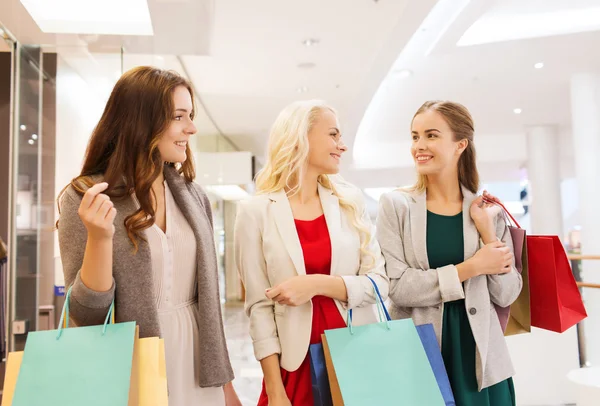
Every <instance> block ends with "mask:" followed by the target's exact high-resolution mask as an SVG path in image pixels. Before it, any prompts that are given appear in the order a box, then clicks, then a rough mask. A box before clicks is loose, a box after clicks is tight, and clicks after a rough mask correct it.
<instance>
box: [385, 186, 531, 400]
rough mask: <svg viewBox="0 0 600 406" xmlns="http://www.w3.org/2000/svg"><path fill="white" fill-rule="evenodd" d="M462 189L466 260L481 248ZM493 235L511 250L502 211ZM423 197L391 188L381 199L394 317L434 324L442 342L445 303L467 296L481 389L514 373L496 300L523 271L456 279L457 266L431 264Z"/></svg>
mask: <svg viewBox="0 0 600 406" xmlns="http://www.w3.org/2000/svg"><path fill="white" fill-rule="evenodd" d="M462 192H463V233H464V247H465V248H464V249H465V252H464V258H465V260H467V259H469V258H471V257H472V256H473V255H475V253H476V252H477V251H478V250H479V248H480V238H479V233H478V232H477V228H476V227H475V223H474V222H473V220H472V219H471V216H470V215H469V210H470V207H471V203H472V202H473V200H475V199H476V198H477V196H476V195H475V194H473V193H471V192H470V191H469V190H467V189H466V188H464V187H463V188H462ZM494 222H495V225H496V236H497V237H498V239H499V240H501V241H502V242H504V243H505V244H506V245H507V246H509V247H510V248H511V249H512V239H511V236H510V231H509V230H508V228H507V227H506V222H505V221H504V218H503V216H502V214H499V215H498V216H497V217H496V218H495V220H494ZM426 234H427V198H426V194H425V193H417V192H413V193H411V192H405V191H402V190H395V191H392V192H389V193H385V194H384V195H383V196H381V199H380V201H379V216H378V217H377V237H378V239H379V242H380V243H381V248H382V250H383V255H384V256H385V260H386V269H387V273H388V275H389V277H390V281H391V283H390V286H391V288H390V292H389V297H390V299H391V301H392V303H393V306H392V308H391V313H392V318H395V319H399V318H400V319H401V318H407V317H412V319H413V320H414V322H415V324H416V325H420V324H427V323H431V324H433V327H434V329H435V333H436V336H437V339H438V343H439V344H440V346H441V343H442V340H443V337H442V320H443V317H444V303H446V302H451V301H453V300H459V299H465V306H466V310H467V314H468V316H469V323H470V325H471V330H472V331H473V337H474V338H475V343H476V345H477V354H476V365H475V370H476V374H477V383H478V387H479V390H481V389H483V388H487V387H489V386H492V385H494V384H496V383H498V382H501V381H503V380H505V379H507V378H509V377H511V376H513V375H514V373H515V371H514V369H513V364H512V362H511V359H510V354H509V352H508V348H507V346H506V342H505V340H504V333H503V332H502V328H501V327H500V321H499V320H498V315H497V314H496V308H495V307H494V304H497V305H499V306H503V307H505V306H508V305H510V304H512V303H513V302H514V301H515V300H516V299H517V297H518V296H519V293H520V292H521V288H522V286H523V280H522V278H521V275H520V274H519V273H518V272H517V270H516V268H515V267H514V261H513V267H512V269H511V271H510V272H508V273H506V274H501V275H480V276H476V277H474V278H471V279H467V280H466V281H465V282H464V284H463V283H461V282H460V279H459V278H458V271H457V269H456V266H454V265H448V266H444V267H441V268H437V269H431V268H430V267H429V259H428V258H427V235H426Z"/></svg>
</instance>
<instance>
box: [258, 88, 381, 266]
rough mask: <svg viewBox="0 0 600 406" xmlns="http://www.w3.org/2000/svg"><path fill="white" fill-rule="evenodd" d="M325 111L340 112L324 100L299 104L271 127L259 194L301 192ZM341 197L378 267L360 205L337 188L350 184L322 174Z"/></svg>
mask: <svg viewBox="0 0 600 406" xmlns="http://www.w3.org/2000/svg"><path fill="white" fill-rule="evenodd" d="M324 111H330V112H332V113H333V114H335V115H336V116H337V112H336V111H335V110H334V109H333V108H331V107H330V106H328V105H327V104H325V103H324V102H323V101H321V100H306V101H297V102H294V103H292V104H290V105H288V106H287V107H286V108H284V109H283V110H282V111H281V113H279V116H277V119H276V120H275V122H274V123H273V126H272V127H271V132H270V134H269V143H268V146H267V157H266V163H265V166H264V167H263V168H262V169H261V170H260V171H259V172H258V174H257V175H256V193H257V194H268V193H274V192H279V191H281V190H286V195H287V196H288V197H290V196H294V195H295V194H296V193H298V192H299V191H300V185H301V184H302V179H303V178H304V176H305V171H306V167H307V164H308V153H309V143H308V133H309V132H310V130H311V129H312V127H313V126H314V124H315V123H316V122H317V121H318V120H319V119H320V117H321V114H322V113H323V112H324ZM317 181H318V182H319V184H321V185H322V186H323V187H325V188H327V189H330V190H331V191H332V193H333V194H334V196H336V197H337V198H338V201H339V203H340V208H341V209H342V210H345V211H346V212H347V213H348V214H349V215H350V216H349V217H350V219H351V224H352V226H353V227H354V228H355V229H356V230H357V231H358V233H359V235H361V237H364V238H362V240H363V242H362V244H361V246H360V250H361V253H363V254H366V255H367V256H368V257H369V258H371V263H370V264H369V267H373V265H374V264H375V255H374V254H373V253H372V252H369V250H368V249H367V247H368V245H369V243H370V241H371V238H372V237H371V232H370V230H369V228H368V227H367V225H366V224H365V223H364V222H363V221H362V218H361V217H362V213H360V211H359V208H358V205H357V204H356V202H354V201H353V200H352V199H349V198H348V197H346V196H344V195H343V194H341V193H340V191H339V188H338V187H337V186H343V185H348V183H346V182H345V181H344V180H343V179H342V178H341V176H339V175H336V176H330V175H320V176H319V178H318V180H317Z"/></svg>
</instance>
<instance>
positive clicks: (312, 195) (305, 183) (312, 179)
mask: <svg viewBox="0 0 600 406" xmlns="http://www.w3.org/2000/svg"><path fill="white" fill-rule="evenodd" d="M318 180H319V175H315V174H313V173H311V172H307V173H306V174H305V175H304V177H303V179H302V180H301V182H300V185H299V187H298V189H297V190H296V193H294V194H293V195H292V196H290V200H294V201H296V202H298V203H301V204H305V203H309V202H311V201H313V200H315V199H318V198H319V182H318ZM286 192H288V193H289V191H288V190H286Z"/></svg>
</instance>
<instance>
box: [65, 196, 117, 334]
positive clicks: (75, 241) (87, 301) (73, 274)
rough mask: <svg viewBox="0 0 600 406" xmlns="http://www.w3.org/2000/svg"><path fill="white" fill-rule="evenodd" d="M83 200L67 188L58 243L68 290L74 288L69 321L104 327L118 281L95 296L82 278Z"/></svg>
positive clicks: (85, 238) (84, 234)
mask: <svg viewBox="0 0 600 406" xmlns="http://www.w3.org/2000/svg"><path fill="white" fill-rule="evenodd" d="M80 204H81V197H79V195H77V193H75V191H74V190H73V189H72V188H70V187H69V188H68V189H67V190H66V191H65V193H64V194H63V197H62V199H61V204H60V209H61V210H60V218H59V223H58V243H59V248H60V258H61V261H62V267H63V273H64V277H65V287H66V289H69V288H71V289H72V290H71V299H70V303H69V312H70V317H71V319H72V320H73V322H75V324H76V325H79V326H89V325H97V324H102V323H104V320H105V318H106V314H107V313H108V309H109V307H110V305H111V303H112V301H113V299H114V297H115V281H114V279H113V284H112V287H111V288H110V290H108V291H106V292H96V291H94V290H91V289H90V288H88V287H87V286H86V285H85V284H84V283H83V282H82V281H81V276H80V270H81V265H82V264H83V257H84V255H85V250H86V245H87V230H86V228H85V226H84V225H83V222H82V221H81V219H80V218H79V214H78V210H79V205H80Z"/></svg>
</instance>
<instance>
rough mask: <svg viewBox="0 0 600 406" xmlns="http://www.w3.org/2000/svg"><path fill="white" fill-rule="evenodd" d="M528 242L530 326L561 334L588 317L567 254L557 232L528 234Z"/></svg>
mask: <svg viewBox="0 0 600 406" xmlns="http://www.w3.org/2000/svg"><path fill="white" fill-rule="evenodd" d="M499 205H500V206H501V207H502V208H503V210H504V212H505V213H508V210H506V208H505V207H504V206H503V205H502V204H499ZM509 215H510V213H509ZM511 218H512V216H511ZM512 220H513V221H514V222H515V224H516V225H517V227H519V228H520V226H519V224H518V223H517V222H516V221H515V220H514V218H512ZM526 241H527V243H526V253H527V272H528V277H529V295H530V307H531V325H532V326H534V327H538V328H542V329H544V330H550V331H555V332H557V333H562V332H564V331H566V330H567V329H569V328H570V327H572V326H573V325H575V324H577V323H579V322H580V321H581V320H583V319H585V318H586V317H587V312H586V310H585V306H584V305H583V300H582V299H581V293H580V292H579V289H578V288H577V283H576V282H575V277H574V276H573V271H572V270H571V265H570V264H569V260H568V259H567V254H566V252H565V249H564V247H563V245H562V243H561V241H560V238H559V237H558V236H556V235H548V236H542V235H529V236H526ZM523 266H524V267H525V264H523ZM511 313H512V310H511ZM515 314H517V313H516V312H515Z"/></svg>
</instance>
